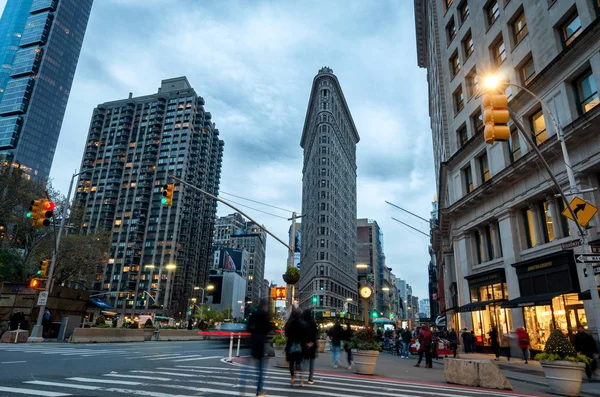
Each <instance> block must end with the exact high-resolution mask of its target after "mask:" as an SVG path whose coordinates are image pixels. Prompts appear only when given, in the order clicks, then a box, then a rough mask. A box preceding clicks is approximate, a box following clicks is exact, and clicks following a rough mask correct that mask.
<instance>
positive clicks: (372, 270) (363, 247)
mask: <svg viewBox="0 0 600 397" xmlns="http://www.w3.org/2000/svg"><path fill="white" fill-rule="evenodd" d="M356 264H357V269H358V274H359V279H361V278H362V279H364V280H366V283H367V284H369V285H370V286H371V288H373V295H372V298H371V300H370V302H369V307H370V308H373V309H377V311H378V312H381V313H383V312H385V311H387V306H388V303H389V302H388V297H387V295H388V292H389V291H384V288H385V289H388V288H390V283H389V282H388V281H389V280H387V279H388V278H389V277H387V278H386V273H387V274H388V276H389V273H390V271H389V270H386V269H387V268H386V266H385V254H384V252H383V232H382V231H381V228H380V227H379V224H378V223H377V221H375V220H373V219H366V218H361V219H357V220H356Z"/></svg>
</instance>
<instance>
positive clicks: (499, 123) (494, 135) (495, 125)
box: [483, 94, 510, 145]
mask: <svg viewBox="0 0 600 397" xmlns="http://www.w3.org/2000/svg"><path fill="white" fill-rule="evenodd" d="M483 109H484V111H483V122H484V123H485V130H484V132H483V135H484V138H485V143H487V144H489V145H491V144H493V143H494V142H495V141H508V140H509V139H510V128H509V127H508V125H507V123H508V119H509V114H508V97H507V96H506V95H504V94H485V95H484V96H483Z"/></svg>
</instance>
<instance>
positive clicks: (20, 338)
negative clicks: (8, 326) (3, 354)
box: [2, 329, 29, 343]
mask: <svg viewBox="0 0 600 397" xmlns="http://www.w3.org/2000/svg"><path fill="white" fill-rule="evenodd" d="M28 337H29V332H27V331H26V330H24V329H20V330H15V331H6V332H5V333H4V334H2V343H26V342H27V338H28Z"/></svg>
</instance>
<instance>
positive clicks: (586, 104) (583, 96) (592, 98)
mask: <svg viewBox="0 0 600 397" xmlns="http://www.w3.org/2000/svg"><path fill="white" fill-rule="evenodd" d="M575 87H576V89H577V99H578V102H579V111H580V112H581V113H587V112H589V111H590V110H592V109H593V108H594V107H596V105H598V103H600V100H599V99H598V89H597V88H596V80H595V79H594V75H593V74H592V71H591V70H587V71H586V72H584V73H583V75H581V76H580V77H579V78H578V79H577V80H576V81H575Z"/></svg>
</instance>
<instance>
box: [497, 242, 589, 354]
mask: <svg viewBox="0 0 600 397" xmlns="http://www.w3.org/2000/svg"><path fill="white" fill-rule="evenodd" d="M512 266H513V267H515V268H516V271H517V277H518V279H519V291H520V292H521V296H520V297H519V298H516V299H512V300H510V301H508V302H504V303H503V304H502V307H503V308H511V309H513V310H519V309H521V310H522V311H523V318H524V320H525V329H526V330H527V332H528V333H529V339H530V343H531V349H532V350H539V351H541V350H543V349H544V346H545V345H546V341H547V340H548V337H549V336H550V333H551V332H552V330H554V329H560V330H561V331H562V332H564V333H565V334H568V335H569V337H572V336H573V335H574V334H575V333H576V332H577V326H578V325H580V324H582V325H587V320H586V317H585V311H584V309H583V302H582V301H581V297H580V296H579V292H580V289H579V280H578V278H577V268H576V265H575V259H574V257H573V251H562V252H559V253H556V254H552V255H547V256H544V257H540V258H536V259H534V260H528V261H523V262H519V263H515V264H513V265H512Z"/></svg>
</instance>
